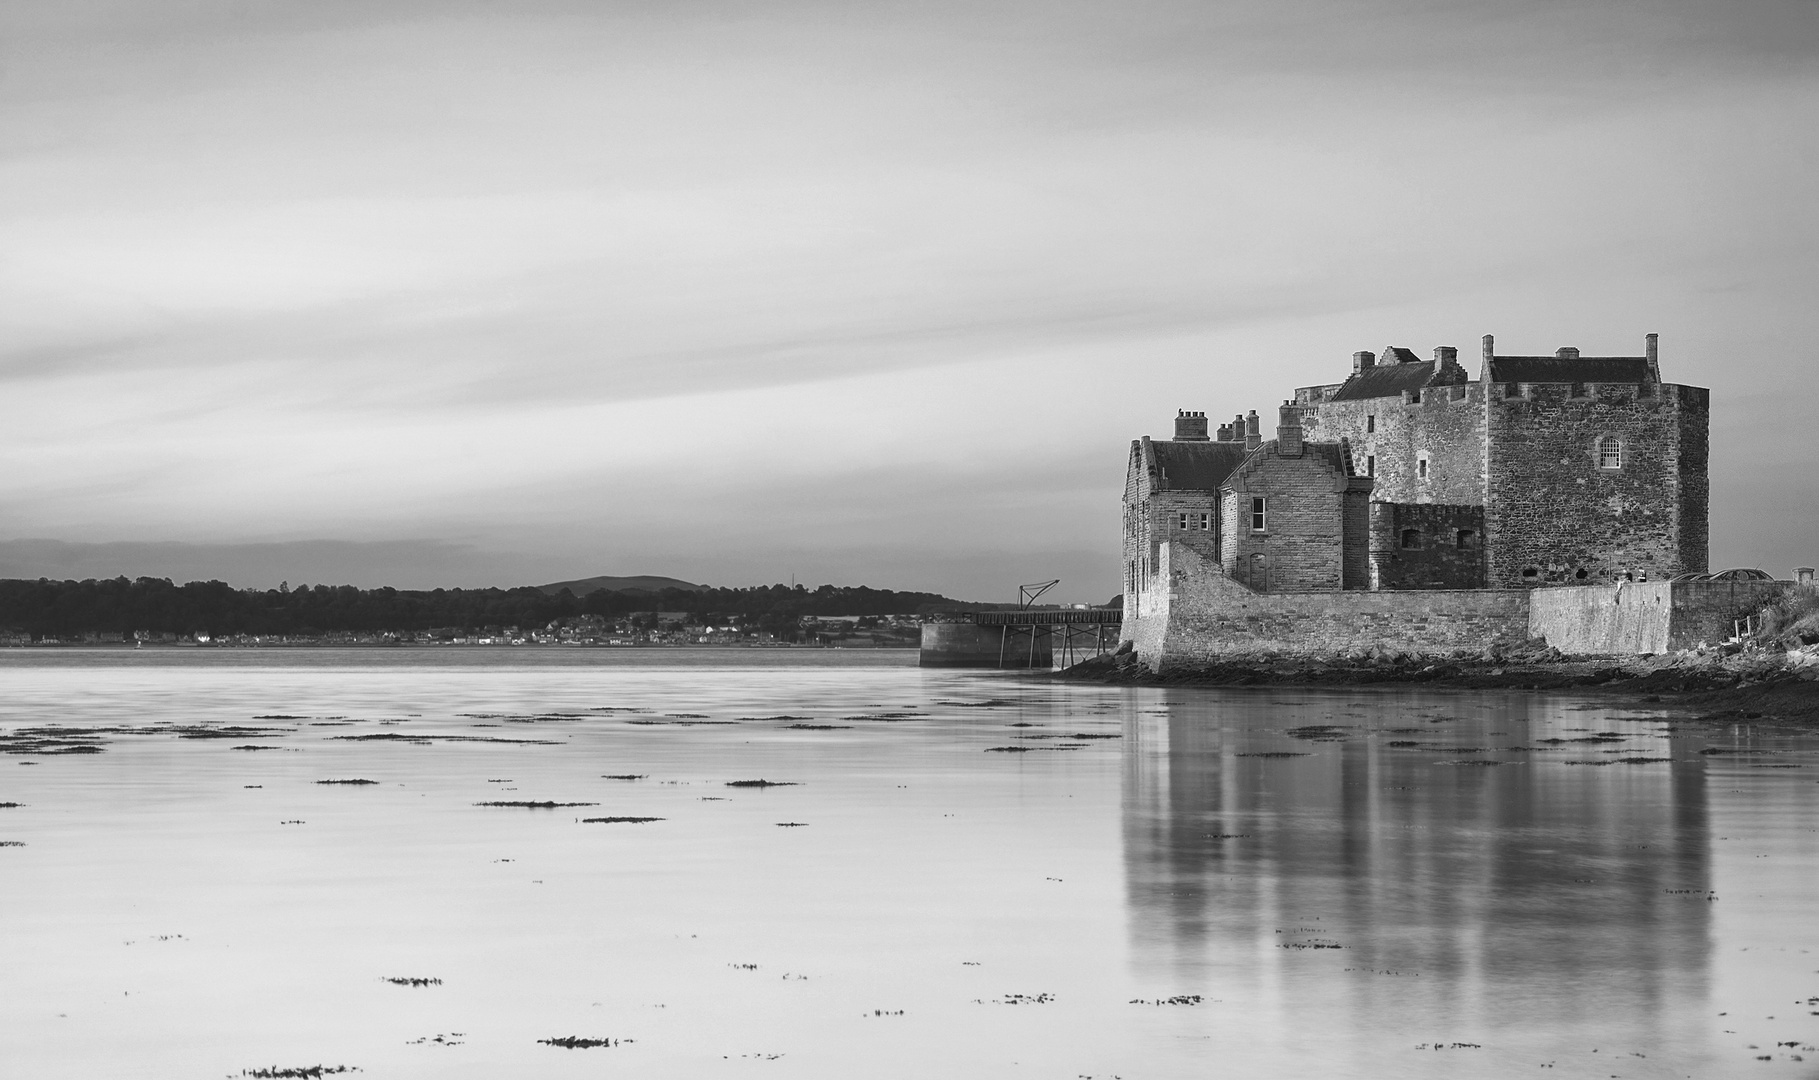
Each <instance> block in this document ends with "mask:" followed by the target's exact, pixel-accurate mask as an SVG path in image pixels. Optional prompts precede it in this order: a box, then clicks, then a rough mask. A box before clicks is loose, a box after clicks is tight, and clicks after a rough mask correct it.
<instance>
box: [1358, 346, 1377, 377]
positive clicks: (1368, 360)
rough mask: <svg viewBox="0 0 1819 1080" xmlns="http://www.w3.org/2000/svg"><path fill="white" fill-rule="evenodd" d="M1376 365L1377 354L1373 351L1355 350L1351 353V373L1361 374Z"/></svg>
mask: <svg viewBox="0 0 1819 1080" xmlns="http://www.w3.org/2000/svg"><path fill="white" fill-rule="evenodd" d="M1376 366H1377V354H1376V353H1374V352H1369V351H1365V352H1355V353H1353V354H1352V374H1353V375H1362V374H1364V373H1365V372H1367V371H1369V370H1370V369H1372V368H1374V367H1376Z"/></svg>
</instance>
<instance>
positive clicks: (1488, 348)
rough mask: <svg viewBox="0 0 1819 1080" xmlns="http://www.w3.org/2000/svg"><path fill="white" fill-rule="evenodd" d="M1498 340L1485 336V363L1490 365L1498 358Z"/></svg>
mask: <svg viewBox="0 0 1819 1080" xmlns="http://www.w3.org/2000/svg"><path fill="white" fill-rule="evenodd" d="M1496 350H1497V339H1496V338H1494V337H1492V336H1491V335H1489V334H1486V335H1484V362H1485V363H1487V364H1488V363H1490V362H1491V361H1492V360H1495V359H1496V358H1497V351H1496Z"/></svg>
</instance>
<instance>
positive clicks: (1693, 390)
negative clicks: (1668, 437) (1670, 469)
mask: <svg viewBox="0 0 1819 1080" xmlns="http://www.w3.org/2000/svg"><path fill="white" fill-rule="evenodd" d="M1670 389H1673V390H1676V391H1678V397H1679V399H1680V407H1679V410H1678V411H1679V415H1680V566H1681V569H1682V570H1685V571H1697V572H1699V573H1702V574H1703V573H1707V572H1709V571H1710V570H1711V563H1710V558H1711V556H1710V554H1709V552H1710V548H1711V494H1712V482H1711V477H1710V475H1709V474H1708V473H1707V471H1706V470H1707V465H1708V463H1709V461H1710V458H1711V417H1712V394H1711V391H1709V390H1706V389H1703V388H1701V387H1697V386H1677V387H1672V388H1670Z"/></svg>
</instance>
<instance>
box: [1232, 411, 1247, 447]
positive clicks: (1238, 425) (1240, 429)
mask: <svg viewBox="0 0 1819 1080" xmlns="http://www.w3.org/2000/svg"><path fill="white" fill-rule="evenodd" d="M1232 441H1233V442H1243V441H1244V414H1243V413H1236V414H1234V415H1233V416H1232Z"/></svg>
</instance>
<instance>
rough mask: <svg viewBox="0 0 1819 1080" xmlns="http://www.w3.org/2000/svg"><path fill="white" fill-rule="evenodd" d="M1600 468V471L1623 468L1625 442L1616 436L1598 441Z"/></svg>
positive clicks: (1605, 437) (1609, 436) (1608, 436)
mask: <svg viewBox="0 0 1819 1080" xmlns="http://www.w3.org/2000/svg"><path fill="white" fill-rule="evenodd" d="M1598 467H1599V468H1600V469H1621V468H1623V440H1622V439H1619V438H1617V436H1615V435H1605V436H1602V437H1600V438H1599V440H1598Z"/></svg>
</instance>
